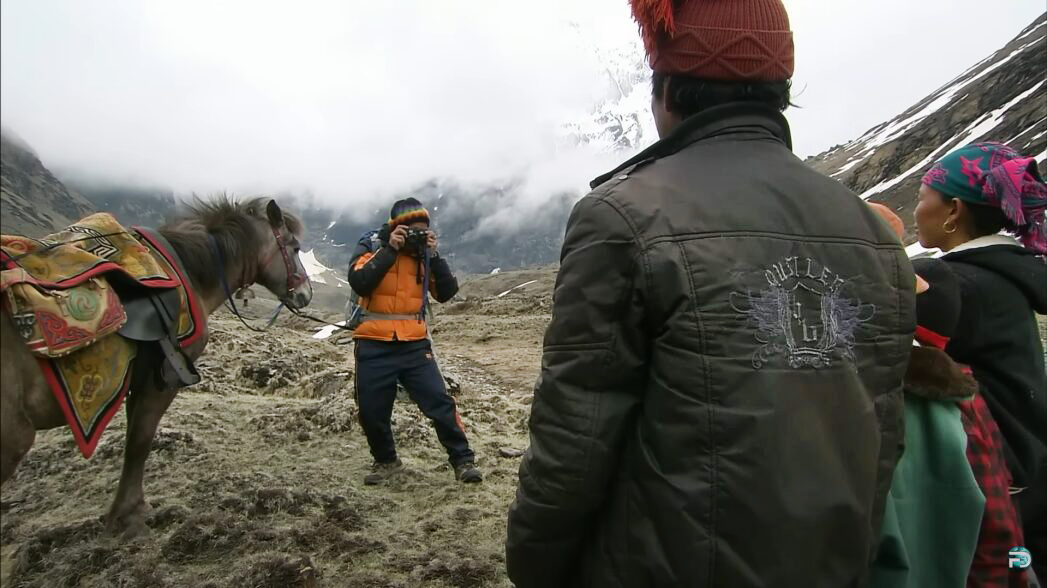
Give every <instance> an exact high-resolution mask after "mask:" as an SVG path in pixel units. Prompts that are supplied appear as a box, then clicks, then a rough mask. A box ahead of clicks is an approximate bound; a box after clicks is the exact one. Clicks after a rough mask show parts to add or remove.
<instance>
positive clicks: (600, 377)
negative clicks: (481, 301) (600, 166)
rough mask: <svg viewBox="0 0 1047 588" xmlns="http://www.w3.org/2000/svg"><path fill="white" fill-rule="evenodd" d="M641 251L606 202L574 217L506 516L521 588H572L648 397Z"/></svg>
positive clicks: (510, 562)
mask: <svg viewBox="0 0 1047 588" xmlns="http://www.w3.org/2000/svg"><path fill="white" fill-rule="evenodd" d="M641 256H642V253H641V252H640V251H639V247H638V246H637V244H636V241H635V239H634V237H633V231H632V230H631V228H630V226H629V224H628V223H627V222H626V219H625V217H624V216H623V215H622V214H621V213H620V212H619V211H618V210H617V209H616V208H614V206H613V205H612V204H611V203H609V202H608V201H606V200H600V199H598V198H595V197H592V196H590V197H587V198H584V199H582V200H581V201H580V202H579V203H578V204H577V205H576V206H575V208H574V210H573V211H572V213H571V218H570V220H569V221H568V224H567V235H566V238H565V240H564V245H563V251H562V253H561V262H560V272H559V274H558V275H557V280H556V289H555V292H554V295H553V313H552V320H551V322H550V325H549V328H548V330H547V332H546V335H545V345H544V350H543V355H542V371H541V375H540V377H539V379H538V383H537V384H536V386H535V394H534V404H533V406H532V409H531V418H530V430H531V446H530V448H529V449H528V451H527V453H526V454H525V456H524V458H523V463H522V464H521V466H520V486H519V488H518V489H517V494H516V500H515V502H514V503H513V505H512V506H511V507H510V510H509V525H508V536H507V539H506V566H507V568H508V571H509V578H510V579H511V580H512V581H513V582H514V583H515V584H516V585H517V587H518V588H529V587H531V586H540V587H542V588H549V587H553V586H565V585H569V583H570V582H571V581H572V576H573V575H574V574H575V573H576V568H575V566H576V564H577V561H578V555H579V552H580V549H581V545H582V543H583V542H584V541H585V540H586V537H587V535H588V534H589V533H590V532H591V526H592V523H593V521H592V516H593V514H594V512H596V511H597V510H598V509H599V508H600V506H601V505H602V504H603V502H604V499H605V495H606V493H607V490H608V485H609V483H610V479H611V477H612V474H613V472H614V471H615V469H616V468H617V467H618V465H619V461H620V459H621V453H622V451H623V448H624V445H625V440H626V436H627V435H628V434H629V433H630V432H631V431H632V430H633V429H634V428H635V426H636V423H635V420H636V416H637V414H638V411H639V408H640V404H641V401H642V391H643V389H644V373H645V372H644V364H645V358H646V355H647V351H646V349H647V346H648V339H647V334H646V332H645V329H644V328H643V323H642V321H643V311H642V309H643V298H642V291H643V283H644V278H643V273H642V263H641V259H642V258H641Z"/></svg>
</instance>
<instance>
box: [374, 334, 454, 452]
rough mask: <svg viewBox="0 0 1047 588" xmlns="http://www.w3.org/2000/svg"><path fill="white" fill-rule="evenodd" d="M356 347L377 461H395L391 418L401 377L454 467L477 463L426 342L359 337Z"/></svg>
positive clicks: (429, 345) (452, 401) (431, 350)
mask: <svg viewBox="0 0 1047 588" xmlns="http://www.w3.org/2000/svg"><path fill="white" fill-rule="evenodd" d="M354 347H355V354H356V405H357V407H359V409H360V424H361V425H362V426H363V429H364V435H366V436H367V444H368V446H370V448H371V455H372V456H373V457H374V459H375V461H378V462H382V463H388V462H391V461H394V460H395V459H396V445H395V444H394V442H393V430H392V425H391V423H390V420H391V419H392V415H393V401H394V400H396V383H397V381H399V382H400V383H401V384H403V387H404V388H406V389H407V393H408V394H410V396H411V400H413V401H414V403H415V404H417V405H418V408H420V409H421V410H422V414H424V415H425V416H427V417H429V420H431V421H432V423H433V427H434V428H435V429H436V436H437V437H439V439H440V443H441V444H443V446H444V448H446V449H447V457H448V459H449V460H450V462H451V465H452V466H458V465H461V464H463V463H467V462H471V461H473V451H472V449H469V442H468V441H467V440H466V438H465V430H464V429H463V428H462V421H461V419H459V417H458V409H457V407H456V406H455V403H454V398H452V397H451V395H450V394H448V393H447V387H446V386H445V385H444V379H443V376H442V375H440V368H439V367H438V366H437V365H436V359H435V358H434V357H433V349H432V346H431V344H430V343H429V341H428V340H422V341H408V342H401V341H391V342H385V341H369V340H366V339H358V340H357V341H356V343H355V346H354Z"/></svg>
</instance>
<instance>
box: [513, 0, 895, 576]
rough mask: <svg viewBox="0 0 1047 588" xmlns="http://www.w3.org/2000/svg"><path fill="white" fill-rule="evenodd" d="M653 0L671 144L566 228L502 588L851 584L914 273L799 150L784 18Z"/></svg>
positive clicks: (653, 31)
mask: <svg viewBox="0 0 1047 588" xmlns="http://www.w3.org/2000/svg"><path fill="white" fill-rule="evenodd" d="M654 4H656V3H648V2H639V1H637V2H634V15H636V16H637V20H639V21H640V24H641V31H642V32H643V34H644V37H645V41H646V45H647V50H648V53H649V56H650V62H651V65H652V67H653V69H654V70H655V76H654V82H655V84H654V99H653V104H652V105H653V110H654V112H655V119H656V121H657V123H658V129H659V134H660V135H661V140H660V141H659V142H657V143H656V144H654V145H653V146H652V147H650V148H649V149H647V150H645V151H644V152H642V153H640V154H639V155H638V156H636V157H634V158H633V159H631V160H629V161H627V162H626V163H625V164H623V165H622V166H620V167H619V168H617V169H615V170H614V171H612V172H610V173H608V174H606V175H604V176H602V177H600V178H597V179H596V180H595V181H594V182H593V183H592V186H593V191H592V192H591V193H590V194H589V195H588V196H587V197H585V198H583V199H582V200H581V201H580V202H579V203H578V204H577V205H576V206H575V208H574V211H573V212H572V214H571V217H570V219H569V221H568V226H567V233H566V237H565V241H564V245H563V251H562V254H561V267H560V272H559V275H558V277H557V283H556V289H555V293H554V300H553V315H552V321H551V324H550V325H549V328H548V331H547V333H546V336H545V344H544V355H543V358H542V369H541V376H540V378H539V380H538V383H537V385H536V388H535V398H534V405H533V408H532V413H531V419H530V427H531V446H530V449H529V450H528V452H527V454H526V455H525V457H524V460H523V464H522V465H521V467H520V486H519V489H518V492H517V497H516V500H515V502H514V503H513V505H512V507H511V509H510V513H509V524H508V538H507V542H506V563H507V567H508V571H509V576H510V579H511V580H512V581H513V582H514V583H515V584H516V585H517V586H518V587H519V588H529V587H531V586H542V587H551V586H572V587H574V586H600V587H629V588H640V587H645V586H659V587H661V586H731V587H732V588H733V587H749V586H753V587H756V586H774V587H777V586H789V587H792V586H797V587H798V586H803V587H804V588H810V587H818V586H825V587H833V588H839V587H842V586H856V585H861V584H862V583H863V582H864V581H865V580H866V576H867V574H868V570H869V564H870V562H871V561H872V558H873V556H874V551H875V547H876V543H877V540H878V538H879V527H880V524H881V520H882V516H883V508H884V501H885V497H886V493H887V490H888V488H889V486H890V483H891V475H892V472H893V469H894V467H895V465H896V463H897V460H898V458H899V455H900V451H901V445H902V422H901V419H902V395H901V392H902V380H903V375H904V373H905V368H906V362H907V358H908V356H909V349H910V347H911V345H912V338H913V332H914V331H915V316H914V303H915V299H914V292H913V290H914V276H913V273H912V267H911V265H910V263H909V261H908V259H907V258H906V256H905V253H904V251H903V250H902V248H901V246H900V244H899V243H898V242H897V239H896V238H895V237H894V235H893V234H892V232H891V230H890V229H889V228H888V226H887V225H886V223H884V222H883V221H882V220H881V219H879V218H878V217H877V216H876V215H875V213H873V212H871V211H870V210H869V208H868V207H867V206H866V205H865V203H864V202H862V201H861V200H860V199H859V198H857V197H856V196H855V195H854V194H853V193H851V192H850V191H848V190H847V189H846V188H844V187H843V186H842V185H840V184H839V183H837V182H835V181H833V180H831V179H828V178H826V177H823V176H821V175H819V174H817V173H815V172H814V171H812V170H811V169H809V168H808V167H806V166H805V165H804V164H803V162H802V161H800V160H799V159H798V158H796V157H795V156H794V155H793V154H792V153H791V152H790V149H789V145H790V138H789V130H788V125H787V123H786V121H785V119H784V118H783V117H782V116H781V110H784V108H785V106H786V105H787V104H788V83H787V80H788V79H789V78H790V77H791V74H792V64H793V59H792V36H791V33H790V32H789V27H788V17H787V15H786V13H785V9H784V7H783V6H782V4H781V2H780V1H778V0H766V1H757V0H734V1H732V2H716V1H710V0H684V1H683V2H675V3H668V2H666V3H664V5H667V6H669V7H673V6H674V5H675V8H674V9H673V14H671V15H668V16H667V15H665V14H657V13H654V12H652V11H653V10H654V9H652V8H650V7H651V6H652V5H654ZM665 23H673V24H672V27H673V28H672V29H671V30H669V29H666V28H665V27H664V25H665Z"/></svg>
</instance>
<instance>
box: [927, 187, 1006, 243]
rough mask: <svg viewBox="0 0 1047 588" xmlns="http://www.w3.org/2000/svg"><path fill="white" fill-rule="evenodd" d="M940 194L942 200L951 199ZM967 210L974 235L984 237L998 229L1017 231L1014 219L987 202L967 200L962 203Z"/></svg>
mask: <svg viewBox="0 0 1047 588" xmlns="http://www.w3.org/2000/svg"><path fill="white" fill-rule="evenodd" d="M939 193H940V194H941V195H942V200H944V201H945V202H950V201H951V200H953V197H952V196H949V195H948V194H945V193H944V192H939ZM963 204H964V205H965V206H966V207H967V210H968V211H970V216H971V224H972V226H973V228H974V232H975V235H974V236H975V237H984V236H986V235H995V234H996V233H999V232H1000V231H1007V232H1010V233H1016V232H1017V231H1018V225H1016V224H1014V221H1012V220H1011V219H1009V218H1007V215H1005V214H1004V213H1003V210H1001V209H1000V208H998V207H996V206H991V205H989V204H973V203H971V202H967V201H966V200H965V201H964V203H963Z"/></svg>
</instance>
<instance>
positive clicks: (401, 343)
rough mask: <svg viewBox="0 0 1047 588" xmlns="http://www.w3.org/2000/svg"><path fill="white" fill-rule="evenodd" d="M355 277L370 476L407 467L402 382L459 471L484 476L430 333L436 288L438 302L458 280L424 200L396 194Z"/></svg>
mask: <svg viewBox="0 0 1047 588" xmlns="http://www.w3.org/2000/svg"><path fill="white" fill-rule="evenodd" d="M349 285H350V286H352V288H353V290H355V291H356V293H357V294H359V295H360V297H361V298H360V303H359V306H360V308H359V312H360V314H361V316H359V317H358V322H359V325H356V326H355V330H354V331H353V342H354V353H355V356H356V403H357V406H358V407H359V409H360V425H361V426H362V428H363V430H364V434H365V435H366V436H367V444H368V445H369V446H370V448H371V455H372V456H373V457H374V464H373V465H372V466H371V472H370V473H369V474H368V475H367V476H366V477H364V484H368V485H373V484H378V483H380V482H382V481H384V480H386V479H387V478H389V477H390V476H392V475H394V474H396V473H397V472H399V471H401V470H402V469H403V464H402V463H401V461H400V459H399V458H398V457H397V455H396V447H395V445H394V444H393V431H392V425H391V423H390V419H391V418H392V412H393V401H394V400H395V399H396V387H397V383H398V382H399V383H401V384H403V386H404V388H406V389H407V392H408V394H410V395H411V399H412V400H414V402H415V403H416V404H417V405H418V408H420V409H421V410H422V412H423V413H424V414H425V416H427V417H429V420H431V421H432V423H433V427H434V428H435V429H436V436H437V437H438V438H439V439H440V443H442V444H443V446H444V448H445V449H447V456H448V459H449V460H450V462H451V466H452V467H453V468H454V473H455V478H456V479H458V480H460V481H462V482H480V481H481V480H482V479H483V476H482V475H481V474H480V471H479V470H478V469H476V466H475V465H474V463H473V461H474V460H473V450H472V449H470V448H469V441H468V440H467V439H466V437H465V428H464V427H463V426H462V420H461V418H460V417H459V415H458V410H457V407H456V406H455V402H454V398H452V397H451V396H450V395H449V394H448V393H447V387H446V386H445V385H444V380H443V376H441V375H440V368H439V367H438V366H437V364H436V357H435V356H434V355H433V348H432V343H431V341H430V339H429V325H428V323H427V322H426V319H427V313H426V311H427V309H428V299H429V295H430V294H432V295H433V297H434V298H436V300H437V301H438V302H446V301H448V300H450V299H451V298H452V297H453V296H454V295H455V294H456V293H457V292H458V280H456V279H455V277H454V274H452V273H451V268H450V266H448V265H447V261H446V260H445V259H444V258H443V257H441V256H440V254H439V252H438V250H437V241H436V233H434V232H433V231H432V230H430V229H429V211H427V210H426V209H425V208H424V207H423V206H422V203H421V202H419V201H418V200H415V199H414V198H406V199H403V200H399V201H397V202H396V203H395V204H394V205H393V208H392V210H391V211H390V213H389V222H388V223H386V225H385V226H384V227H382V230H380V231H376V232H372V233H368V234H367V235H365V236H364V237H363V238H362V239H360V242H359V244H357V247H356V251H354V253H353V258H352V260H351V261H350V262H349Z"/></svg>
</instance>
